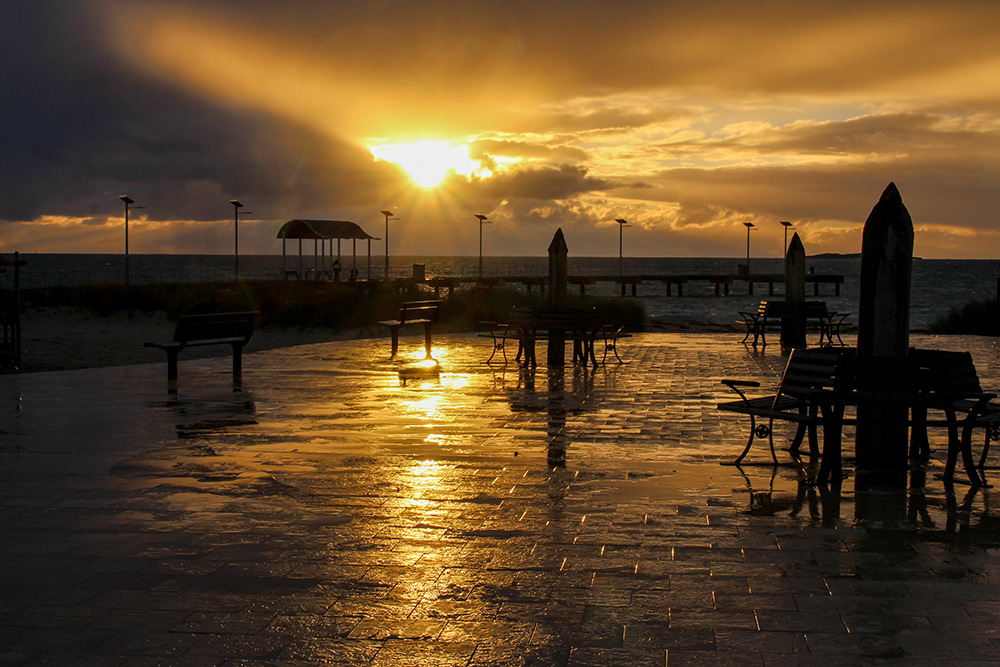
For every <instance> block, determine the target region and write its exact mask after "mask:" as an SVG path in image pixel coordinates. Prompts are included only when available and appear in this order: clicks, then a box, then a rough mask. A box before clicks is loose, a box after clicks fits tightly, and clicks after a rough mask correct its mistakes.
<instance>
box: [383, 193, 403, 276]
mask: <svg viewBox="0 0 1000 667" xmlns="http://www.w3.org/2000/svg"><path fill="white" fill-rule="evenodd" d="M380 213H381V214H382V215H384V216H385V279H386V280H388V279H389V221H390V220H399V218H393V217H392V216H393V215H395V213H393V212H392V211H385V210H383V211H380Z"/></svg>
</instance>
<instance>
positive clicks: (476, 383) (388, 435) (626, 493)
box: [0, 334, 1000, 667]
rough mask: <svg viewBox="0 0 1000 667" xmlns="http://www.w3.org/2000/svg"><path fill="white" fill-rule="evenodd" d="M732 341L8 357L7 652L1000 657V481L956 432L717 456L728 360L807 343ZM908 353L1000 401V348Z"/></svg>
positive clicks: (679, 661) (3, 443)
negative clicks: (830, 448)
mask: <svg viewBox="0 0 1000 667" xmlns="http://www.w3.org/2000/svg"><path fill="white" fill-rule="evenodd" d="M738 339H739V336H736V335H734V334H688V335H684V334H644V335H640V336H637V337H634V338H631V339H628V340H626V341H623V343H622V345H621V347H622V356H623V357H624V358H625V359H626V360H627V361H628V363H626V364H624V365H618V364H614V363H612V364H608V365H607V366H603V367H600V368H598V369H596V370H595V369H587V370H585V369H581V368H574V367H572V366H567V367H566V369H565V371H564V372H562V373H550V372H549V371H548V370H547V369H546V368H545V366H544V365H542V366H539V368H538V369H537V371H535V372H533V373H527V372H522V371H519V369H518V368H517V367H516V366H514V365H508V366H506V367H504V366H498V365H494V366H492V367H489V366H486V365H485V364H484V363H483V362H484V360H485V358H486V357H487V356H488V352H489V342H488V341H484V340H483V339H479V338H476V337H475V336H472V335H461V336H444V337H440V338H438V339H436V340H435V356H436V357H437V358H438V360H439V361H440V373H439V374H438V375H436V376H435V375H424V376H421V375H419V374H416V375H411V374H409V373H408V371H410V370H412V369H413V368H414V365H413V363H412V362H413V360H412V357H413V356H414V355H416V354H417V353H418V352H419V351H420V349H421V346H422V341H419V340H418V339H417V338H403V339H402V340H401V352H402V356H404V357H411V358H405V359H403V360H401V361H390V360H388V359H387V355H388V348H389V342H388V340H386V339H379V340H365V341H352V342H336V343H323V344H317V345H309V346H300V347H295V348H285V349H278V350H271V351H267V352H260V353H254V354H250V355H247V356H246V357H245V359H244V373H245V375H244V379H243V382H242V386H241V387H239V388H236V389H234V387H233V386H232V385H231V383H230V377H229V375H228V368H229V360H228V359H227V358H220V359H208V360H198V361H191V362H184V361H182V362H181V364H180V381H179V383H178V386H177V390H176V393H170V392H168V391H167V383H166V378H165V375H166V371H165V364H150V365H141V366H126V367H118V368H105V369H94V370H84V371H65V372H57V373H34V374H23V375H7V376H0V480H2V481H0V512H2V514H0V667H3V666H7V665H69V666H72V665H136V666H139V665H141V666H153V665H157V666H168V665H169V666H177V667H185V666H188V665H191V666H203V665H225V666H227V667H229V666H249V665H262V666H278V665H393V666H396V665H399V666H403V665H421V666H422V665H449V666H450V665H456V666H463V667H481V666H487V665H543V666H549V665H573V666H575V667H582V666H589V665H599V666H600V667H609V666H613V665H629V666H633V665H634V666H640V667H642V666H645V665H657V666H661V667H662V666H668V667H682V666H688V665H698V666H704V665H708V666H712V665H725V666H743V665H754V666H767V667H770V666H772V665H823V666H828V665H896V664H898V665H904V664H905V665H918V666H922V665H926V666H928V667H929V666H932V665H933V666H934V667H938V666H940V665H963V666H973V665H987V664H990V665H992V664H1000V503H997V502H996V497H995V495H996V490H995V489H993V488H986V489H979V490H975V491H973V490H970V489H969V487H966V486H956V488H955V490H954V493H953V494H948V493H946V492H945V490H944V487H943V484H942V482H941V480H940V478H939V476H938V475H939V474H940V472H941V469H942V467H943V463H942V460H941V455H942V454H943V447H942V443H941V438H940V434H932V435H934V436H935V440H934V441H932V445H936V446H935V454H934V458H933V459H932V460H931V461H930V462H929V464H928V466H927V469H926V470H925V471H914V473H913V474H912V476H911V477H912V480H913V481H914V484H912V485H911V488H910V489H909V490H905V491H899V492H894V493H888V492H885V493H867V492H866V493H860V492H857V491H856V490H855V486H854V477H853V474H852V472H853V471H852V470H850V465H851V464H852V461H851V460H848V462H847V464H848V470H847V472H848V477H847V479H846V480H845V481H844V483H843V485H842V486H841V487H840V488H836V487H835V488H825V487H816V486H813V485H810V484H809V483H808V482H807V479H808V475H809V470H808V465H809V464H808V462H807V463H806V464H805V465H806V467H805V468H803V467H799V466H794V465H788V466H782V467H780V468H777V469H775V468H772V467H770V466H763V467H761V466H747V467H744V468H742V469H739V468H735V467H732V466H723V465H720V463H722V462H724V461H727V460H731V459H732V458H733V457H735V455H736V454H737V453H738V452H739V451H740V450H741V449H742V446H743V443H744V442H745V433H746V421H745V420H744V419H742V418H740V417H739V416H737V415H730V414H721V413H719V412H718V411H717V410H716V409H715V403H716V401H717V400H719V399H722V398H726V397H727V396H726V394H725V393H724V392H725V391H726V390H725V388H724V387H723V386H722V385H721V384H720V383H719V379H720V378H722V377H741V378H753V379H759V380H761V381H762V382H763V383H764V385H765V387H769V386H773V385H774V383H775V381H776V377H777V375H778V374H779V372H780V370H781V368H782V367H783V365H784V362H785V359H784V358H783V357H781V356H780V354H779V352H778V350H777V347H776V346H774V347H773V348H772V347H769V348H767V351H766V353H765V354H755V353H754V352H753V350H752V349H748V348H746V347H745V346H743V345H740V344H738V343H737V342H736V341H737V340H738ZM912 342H913V343H914V344H915V345H919V346H921V347H939V348H947V349H970V350H972V352H973V355H974V357H975V360H976V363H977V366H978V367H979V369H980V374H981V376H982V377H983V378H984V384H986V385H988V387H987V388H1000V360H998V354H997V349H996V346H995V343H994V341H993V340H992V339H983V338H973V337H945V338H937V339H935V338H931V337H919V336H915V337H914V338H913V341H912ZM539 356H540V357H542V356H544V353H541V352H540V355H539ZM401 371H403V372H402V373H401ZM977 437H978V436H977ZM852 443H853V438H852V436H851V435H850V434H848V435H847V437H845V453H846V454H848V455H850V454H851V453H852V449H853V448H852ZM781 454H782V455H784V456H783V459H782V460H783V461H788V458H787V454H785V453H784V452H781ZM998 455H1000V454H998ZM765 457H766V452H765V449H764V448H762V449H760V450H758V451H757V452H756V460H758V461H763V460H764V458H765ZM817 463H818V462H817ZM991 474H992V475H993V476H996V477H997V478H1000V471H993V472H992V473H991Z"/></svg>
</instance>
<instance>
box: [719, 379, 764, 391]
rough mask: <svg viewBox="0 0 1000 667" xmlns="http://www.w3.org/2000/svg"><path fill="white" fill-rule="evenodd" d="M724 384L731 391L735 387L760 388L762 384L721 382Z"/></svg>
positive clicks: (737, 381) (739, 381) (740, 381)
mask: <svg viewBox="0 0 1000 667" xmlns="http://www.w3.org/2000/svg"><path fill="white" fill-rule="evenodd" d="M721 382H722V384H724V385H726V386H727V387H729V388H730V389H732V388H733V387H759V386H760V382H757V381H756V380H721Z"/></svg>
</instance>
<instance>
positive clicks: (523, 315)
mask: <svg viewBox="0 0 1000 667" xmlns="http://www.w3.org/2000/svg"><path fill="white" fill-rule="evenodd" d="M534 321H535V309H534V308H529V307H527V306H514V307H513V308H511V309H510V317H509V318H508V319H507V326H508V327H510V328H512V329H530V328H531V327H532V326H534Z"/></svg>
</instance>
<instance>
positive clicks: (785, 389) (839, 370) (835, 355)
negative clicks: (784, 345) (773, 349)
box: [777, 347, 854, 399]
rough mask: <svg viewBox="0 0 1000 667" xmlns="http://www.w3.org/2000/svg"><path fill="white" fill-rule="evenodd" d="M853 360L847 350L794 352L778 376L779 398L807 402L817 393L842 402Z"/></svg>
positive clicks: (823, 349)
mask: <svg viewBox="0 0 1000 667" xmlns="http://www.w3.org/2000/svg"><path fill="white" fill-rule="evenodd" d="M853 360H854V356H853V354H852V352H851V351H850V350H847V349H834V348H828V347H824V348H806V349H798V350H793V351H792V354H791V355H790V356H789V357H788V364H787V365H786V366H785V372H784V373H783V374H782V376H781V383H780V384H779V386H778V392H777V395H778V396H782V395H784V396H792V397H794V398H803V399H804V398H808V397H810V396H811V395H813V394H815V392H817V391H826V392H833V394H834V395H835V396H838V397H841V398H843V397H844V396H846V394H847V392H848V391H849V390H850V387H851V381H852V377H853Z"/></svg>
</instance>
